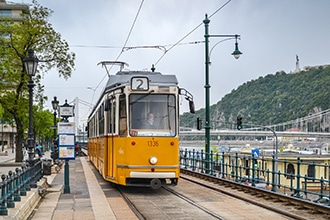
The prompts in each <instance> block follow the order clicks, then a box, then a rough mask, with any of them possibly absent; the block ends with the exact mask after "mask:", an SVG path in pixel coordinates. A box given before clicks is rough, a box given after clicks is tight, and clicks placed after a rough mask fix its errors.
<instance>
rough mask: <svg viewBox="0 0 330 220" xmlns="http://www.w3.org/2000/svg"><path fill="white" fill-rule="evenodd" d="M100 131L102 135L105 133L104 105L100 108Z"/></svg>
mask: <svg viewBox="0 0 330 220" xmlns="http://www.w3.org/2000/svg"><path fill="white" fill-rule="evenodd" d="M99 132H100V135H103V134H104V105H103V104H102V105H101V107H100V108H99Z"/></svg>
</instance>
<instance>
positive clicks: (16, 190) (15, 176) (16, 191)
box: [14, 168, 21, 202]
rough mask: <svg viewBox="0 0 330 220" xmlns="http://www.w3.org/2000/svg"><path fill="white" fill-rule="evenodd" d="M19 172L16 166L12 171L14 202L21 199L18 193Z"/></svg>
mask: <svg viewBox="0 0 330 220" xmlns="http://www.w3.org/2000/svg"><path fill="white" fill-rule="evenodd" d="M19 172H20V170H19V168H16V169H15V173H14V201H15V202H20V201H21V196H20V195H19V193H18V192H19V191H20V185H19Z"/></svg>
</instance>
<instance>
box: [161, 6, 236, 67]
mask: <svg viewBox="0 0 330 220" xmlns="http://www.w3.org/2000/svg"><path fill="white" fill-rule="evenodd" d="M229 2H231V0H228V1H227V2H226V3H224V4H223V5H222V6H221V7H219V8H218V9H217V10H215V12H213V13H212V14H211V15H210V16H209V18H211V17H212V16H213V15H215V14H216V13H218V12H219V11H220V10H221V9H223V8H224V7H225V6H226V5H227V4H228V3H229ZM202 24H203V22H201V23H199V24H198V25H197V26H196V27H195V28H194V29H192V30H191V31H190V32H188V34H186V35H185V36H183V37H182V38H181V39H180V40H178V41H177V42H176V43H175V44H174V45H173V46H172V47H170V48H169V49H168V50H167V51H165V52H164V53H163V55H162V56H161V57H160V58H159V59H158V60H157V61H156V63H155V66H156V65H157V64H158V63H159V62H160V61H161V60H162V59H163V57H164V56H165V55H166V53H167V52H168V51H170V50H172V49H173V48H174V47H175V46H177V45H178V44H179V43H180V42H181V41H183V40H184V39H186V38H187V37H188V36H189V35H191V34H192V33H193V32H194V31H195V30H197V29H198V28H199V27H200V26H201V25H202Z"/></svg>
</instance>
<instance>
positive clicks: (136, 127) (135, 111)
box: [130, 94, 177, 136]
mask: <svg viewBox="0 0 330 220" xmlns="http://www.w3.org/2000/svg"><path fill="white" fill-rule="evenodd" d="M175 103H176V102H175V96H174V95H170V94H147V95H146V94H132V95H130V135H131V136H175V135H176V123H177V122H176V105H175Z"/></svg>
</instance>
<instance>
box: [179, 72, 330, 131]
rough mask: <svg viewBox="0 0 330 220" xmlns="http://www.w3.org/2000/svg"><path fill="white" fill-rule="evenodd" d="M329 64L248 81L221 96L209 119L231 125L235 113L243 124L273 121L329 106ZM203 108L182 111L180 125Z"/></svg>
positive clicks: (185, 124) (186, 124) (188, 123)
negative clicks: (194, 111) (239, 116)
mask: <svg viewBox="0 0 330 220" xmlns="http://www.w3.org/2000/svg"><path fill="white" fill-rule="evenodd" d="M329 88H330V66H320V67H310V68H308V69H307V70H305V71H301V72H299V73H295V74H293V73H290V74H286V73H285V72H283V71H281V72H277V73H276V74H275V75H271V74H269V75H266V76H265V77H259V78H258V79H257V80H251V81H249V82H247V83H244V84H243V85H241V86H239V87H238V88H237V89H236V90H233V91H232V92H231V93H229V94H227V95H225V96H224V97H223V98H222V99H221V100H220V101H219V102H218V103H217V104H215V105H212V106H211V107H210V112H211V113H210V118H211V121H217V122H218V123H217V124H216V127H217V128H233V126H232V125H234V124H235V123H236V117H237V115H241V116H242V118H243V120H242V121H243V127H244V124H248V123H252V124H258V125H269V124H277V123H281V122H285V121H289V120H293V119H296V118H299V117H304V116H307V115H309V114H311V113H315V112H316V111H322V110H326V109H329V108H330V99H329V95H330V91H329ZM204 114H205V113H204V109H200V110H198V111H196V114H195V115H192V114H189V113H184V114H183V115H181V117H180V126H183V127H194V126H191V125H192V122H195V121H196V118H197V117H201V118H202V119H203V118H205V116H204Z"/></svg>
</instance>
